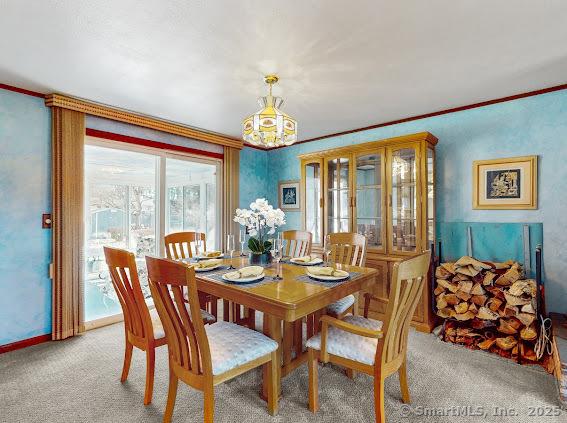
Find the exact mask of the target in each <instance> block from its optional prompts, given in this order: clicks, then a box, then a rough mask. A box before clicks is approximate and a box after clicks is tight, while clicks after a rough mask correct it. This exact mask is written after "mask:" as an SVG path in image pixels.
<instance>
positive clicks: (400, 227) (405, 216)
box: [392, 148, 417, 251]
mask: <svg viewBox="0 0 567 423" xmlns="http://www.w3.org/2000/svg"><path fill="white" fill-rule="evenodd" d="M415 159H416V154H415V150H414V149H411V148H404V149H400V150H396V151H394V152H393V154H392V226H393V228H392V234H393V237H392V238H393V245H392V247H393V249H394V250H397V251H415V250H416V232H417V215H416V214H417V203H416V161H415Z"/></svg>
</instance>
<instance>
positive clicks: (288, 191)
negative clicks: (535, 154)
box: [278, 181, 301, 211]
mask: <svg viewBox="0 0 567 423" xmlns="http://www.w3.org/2000/svg"><path fill="white" fill-rule="evenodd" d="M278 191H279V197H280V209H282V210H284V211H286V210H287V211H300V210H301V205H300V204H299V201H300V196H299V181H281V182H280V183H279V185H278Z"/></svg>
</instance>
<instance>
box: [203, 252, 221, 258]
mask: <svg viewBox="0 0 567 423" xmlns="http://www.w3.org/2000/svg"><path fill="white" fill-rule="evenodd" d="M220 255H221V252H220V251H203V254H202V256H203V257H210V258H215V257H218V256H220Z"/></svg>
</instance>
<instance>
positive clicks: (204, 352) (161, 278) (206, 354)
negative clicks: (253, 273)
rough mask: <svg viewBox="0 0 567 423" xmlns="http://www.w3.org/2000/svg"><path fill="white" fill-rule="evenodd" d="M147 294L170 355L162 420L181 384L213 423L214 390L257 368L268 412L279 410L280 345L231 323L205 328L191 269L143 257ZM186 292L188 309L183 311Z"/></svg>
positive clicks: (170, 410)
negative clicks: (263, 371)
mask: <svg viewBox="0 0 567 423" xmlns="http://www.w3.org/2000/svg"><path fill="white" fill-rule="evenodd" d="M146 263H147V267H148V280H149V284H150V291H151V293H152V298H153V299H154V303H155V306H156V309H157V311H158V314H159V316H160V318H161V321H162V322H163V328H164V330H165V337H166V339H167V348H168V352H169V390H168V394H167V405H166V408H165V413H164V417H163V421H164V422H166V423H167V422H170V421H171V419H172V416H173V408H174V406H175V399H176V396H177V385H178V382H179V380H181V381H182V382H185V383H186V384H187V385H189V386H191V387H193V388H195V389H198V390H200V391H203V395H204V421H205V423H212V422H213V420H214V403H215V398H214V386H216V385H219V384H220V383H222V382H224V381H227V380H229V379H233V378H234V377H236V376H238V375H240V374H242V373H244V372H247V371H248V370H251V369H253V368H256V367H259V366H263V365H265V366H267V368H268V379H269V384H268V411H269V413H270V414H271V415H275V414H276V413H277V410H278V385H277V377H276V375H277V374H278V373H277V372H278V370H279V366H280V363H278V361H277V357H278V356H277V354H276V351H277V349H278V343H277V342H276V341H274V340H273V339H270V338H268V337H267V336H265V335H263V334H261V333H259V332H256V331H254V330H251V329H247V328H245V327H242V326H239V325H236V324H234V323H229V322H224V321H220V322H216V323H213V324H212V325H208V326H205V325H204V324H203V321H202V319H201V318H200V314H199V313H198V308H199V300H198V295H197V281H196V279H195V269H194V268H192V267H190V266H186V265H184V264H182V263H179V262H176V261H173V260H169V259H160V258H154V257H150V256H146ZM183 288H185V290H186V291H187V298H188V299H189V308H188V309H187V308H186V307H183V305H184V301H185V297H184V293H183Z"/></svg>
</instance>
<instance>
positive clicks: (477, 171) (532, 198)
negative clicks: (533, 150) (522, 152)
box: [473, 156, 537, 210]
mask: <svg viewBox="0 0 567 423" xmlns="http://www.w3.org/2000/svg"><path fill="white" fill-rule="evenodd" d="M473 208H474V209H503V210H510V209H537V156H524V157H511V158H507V159H494V160H479V161H475V162H473Z"/></svg>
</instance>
